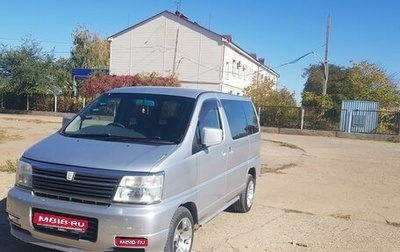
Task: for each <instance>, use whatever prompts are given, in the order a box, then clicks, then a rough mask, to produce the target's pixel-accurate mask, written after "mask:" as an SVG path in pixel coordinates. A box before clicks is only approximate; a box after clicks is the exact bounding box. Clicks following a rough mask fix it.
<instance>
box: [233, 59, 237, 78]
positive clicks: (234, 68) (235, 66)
mask: <svg viewBox="0 0 400 252" xmlns="http://www.w3.org/2000/svg"><path fill="white" fill-rule="evenodd" d="M236 74H237V65H236V60H232V76H236Z"/></svg>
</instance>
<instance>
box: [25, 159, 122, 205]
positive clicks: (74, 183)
mask: <svg viewBox="0 0 400 252" xmlns="http://www.w3.org/2000/svg"><path fill="white" fill-rule="evenodd" d="M67 171H70V172H75V177H74V179H73V180H67ZM120 178H121V175H115V172H110V171H109V172H106V171H103V170H93V169H82V168H71V167H63V168H61V169H60V168H57V167H56V166H53V167H38V166H36V165H34V166H33V178H32V179H33V191H34V193H35V195H38V196H41V197H46V198H54V199H59V200H65V201H72V202H79V203H85V204H96V205H108V204H110V203H111V201H112V198H113V195H114V193H115V190H116V189H117V187H118V183H119V180H120Z"/></svg>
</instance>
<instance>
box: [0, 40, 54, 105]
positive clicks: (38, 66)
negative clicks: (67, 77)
mask: <svg viewBox="0 0 400 252" xmlns="http://www.w3.org/2000/svg"><path fill="white" fill-rule="evenodd" d="M58 71H59V69H58V67H57V65H56V64H54V54H53V53H52V52H43V49H42V47H41V46H40V44H39V43H37V42H36V41H34V40H32V39H29V38H27V39H24V40H23V43H22V44H21V45H20V46H19V47H17V48H8V47H6V46H2V48H1V49H0V76H1V77H0V78H1V81H0V82H1V84H0V89H1V91H3V92H13V93H15V94H19V95H26V98H27V100H26V101H27V105H26V109H27V110H29V97H30V96H31V95H32V94H48V93H54V92H56V91H58V89H59V87H58V86H57V84H58V78H57V76H56V74H55V73H57V72H58Z"/></svg>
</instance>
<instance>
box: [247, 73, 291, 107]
mask: <svg viewBox="0 0 400 252" xmlns="http://www.w3.org/2000/svg"><path fill="white" fill-rule="evenodd" d="M274 86H275V83H274V82H273V81H272V80H270V79H268V78H267V79H264V80H257V79H256V78H253V81H252V84H251V85H250V86H247V87H245V88H244V90H243V93H244V95H246V96H248V97H250V98H251V99H252V101H253V103H254V105H255V106H256V107H268V106H282V107H296V99H295V98H294V93H290V92H289V90H288V89H287V88H283V89H281V90H279V91H278V90H275V89H274V88H273V87H274Z"/></svg>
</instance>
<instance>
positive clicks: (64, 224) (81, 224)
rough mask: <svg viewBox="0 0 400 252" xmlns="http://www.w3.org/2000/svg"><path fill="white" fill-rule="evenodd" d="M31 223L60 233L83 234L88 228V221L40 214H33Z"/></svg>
mask: <svg viewBox="0 0 400 252" xmlns="http://www.w3.org/2000/svg"><path fill="white" fill-rule="evenodd" d="M33 223H34V224H36V225H38V226H42V227H49V228H55V229H57V230H60V231H78V232H85V231H86V230H87V229H88V227H89V221H88V220H84V219H79V218H71V217H66V216H60V215H53V214H46V213H40V212H35V213H33Z"/></svg>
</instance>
